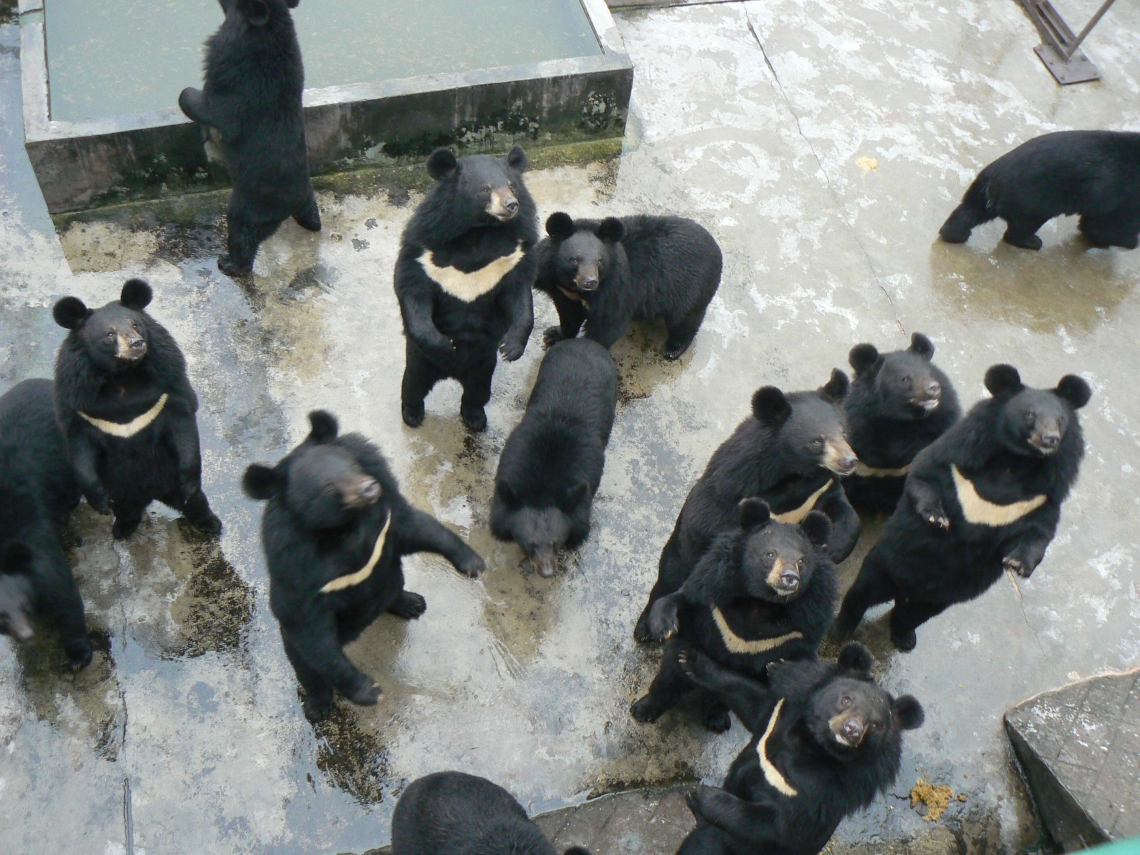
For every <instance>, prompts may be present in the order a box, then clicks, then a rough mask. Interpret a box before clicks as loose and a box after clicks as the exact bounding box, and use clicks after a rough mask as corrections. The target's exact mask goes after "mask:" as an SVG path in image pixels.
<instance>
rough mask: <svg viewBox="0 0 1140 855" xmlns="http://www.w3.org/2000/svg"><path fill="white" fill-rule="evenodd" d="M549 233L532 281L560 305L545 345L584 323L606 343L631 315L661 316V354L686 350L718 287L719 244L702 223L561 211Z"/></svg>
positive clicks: (570, 335)
mask: <svg viewBox="0 0 1140 855" xmlns="http://www.w3.org/2000/svg"><path fill="white" fill-rule="evenodd" d="M546 233H547V234H548V235H549V237H547V238H544V239H543V240H542V242H541V243H539V245H538V250H537V253H538V278H537V279H535V283H534V287H535V288H537V289H538V290H540V291H542V292H543V293H545V294H547V295H549V297H550V298H551V299H552V300H553V301H554V307H555V308H556V309H557V310H558V321H559V326H558V327H551V328H550V329H548V330H547V331H546V334H545V340H546V343H547V344H552V343H554V342H556V341H560V340H561V339H564V338H574V337H576V336H577V335H578V331H579V330H580V329H581V328H582V325H583V323H584V324H585V326H586V338H589V339H593V340H594V341H596V342H598V343H599V344H601V345H602V346H603V347H605V348H607V349H608V348H611V347H613V346H614V342H616V341H617V340H618V339H619V338H621V337H622V336H623V335H625V331H626V330H627V329H629V324H630V322H631V321H634V320H654V319H656V318H661V319H662V320H663V321H665V328H666V329H667V330H668V338H667V339H666V341H665V357H666V358H667V359H677V358H678V357H680V356H681V354H683V353H684V352H685V351H686V350H688V348H689V345H690V344H691V343H692V341H693V338H694V337H696V335H697V330H698V329H700V326H701V321H703V320H704V317H705V309H706V308H707V307H708V304H709V301H710V300H712V298H713V295H714V294H716V289H717V288H718V287H719V286H720V271H721V254H720V247H719V246H717V242H716V240H715V239H714V238H713V236H712V235H710V234H709V233H708V231H706V230H705V229H704V228H703V227H702V226H700V225H699V224H698V223H696V222H694V221H693V220H687V219H684V218H682V217H651V216H646V215H641V216H634V217H623V218H621V219H620V220H619V219H618V218H616V217H606V218H605V219H604V220H601V221H600V222H599V221H598V220H577V221H575V220H573V219H571V218H570V215H569V214H565V213H562V212H561V211H559V212H558V213H556V214H551V215H550V218H549V219H547V221H546Z"/></svg>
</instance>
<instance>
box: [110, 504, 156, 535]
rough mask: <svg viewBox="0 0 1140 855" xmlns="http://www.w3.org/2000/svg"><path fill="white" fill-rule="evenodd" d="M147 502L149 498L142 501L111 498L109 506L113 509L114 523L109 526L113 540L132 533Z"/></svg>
mask: <svg viewBox="0 0 1140 855" xmlns="http://www.w3.org/2000/svg"><path fill="white" fill-rule="evenodd" d="M149 504H150V501H149V500H148V501H146V502H142V503H139V502H125V501H120V500H118V499H116V500H113V501H112V502H111V506H112V507H113V508H114V509H115V524H114V525H113V526H111V536H112V537H113V538H115V540H123V539H125V538H128V537H130V536H131V535H132V534H134V533H135V529H137V528H138V527H139V523H141V522H142V518H143V512H144V511H145V510H146V506H147V505H149Z"/></svg>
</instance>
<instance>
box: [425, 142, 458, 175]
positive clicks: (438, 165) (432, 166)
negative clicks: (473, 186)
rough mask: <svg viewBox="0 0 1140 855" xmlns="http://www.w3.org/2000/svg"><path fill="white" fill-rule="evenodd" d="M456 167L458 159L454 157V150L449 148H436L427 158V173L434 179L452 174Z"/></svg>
mask: <svg viewBox="0 0 1140 855" xmlns="http://www.w3.org/2000/svg"><path fill="white" fill-rule="evenodd" d="M458 169H459V161H458V160H456V158H455V152H453V151H452V150H451V149H449V148H437V149H436V150H435V151H433V152H432V153H431V156H430V157H429V158H428V159H427V170H428V175H430V176H431V177H432V178H434V179H435V180H436V181H442V180H443V179H444V178H447V177H449V176H451V175H454V174H455V173H456V171H458Z"/></svg>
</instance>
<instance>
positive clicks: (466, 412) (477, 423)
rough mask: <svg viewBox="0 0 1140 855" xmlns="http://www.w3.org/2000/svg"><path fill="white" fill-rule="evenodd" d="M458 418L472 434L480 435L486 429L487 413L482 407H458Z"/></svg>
mask: <svg viewBox="0 0 1140 855" xmlns="http://www.w3.org/2000/svg"><path fill="white" fill-rule="evenodd" d="M459 417H460V418H461V419H463V424H465V425H467V429H468V430H469V431H471V432H472V433H482V432H483V431H485V430H486V429H487V413H486V412H485V411H484V410H483V408H482V407H460V408H459Z"/></svg>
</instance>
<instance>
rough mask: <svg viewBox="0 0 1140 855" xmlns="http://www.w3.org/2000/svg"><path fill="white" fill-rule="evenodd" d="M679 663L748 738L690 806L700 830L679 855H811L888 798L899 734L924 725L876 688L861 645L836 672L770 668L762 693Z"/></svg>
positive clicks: (710, 665) (691, 662) (699, 663)
mask: <svg viewBox="0 0 1140 855" xmlns="http://www.w3.org/2000/svg"><path fill="white" fill-rule="evenodd" d="M678 658H679V661H680V664H681V667H682V668H683V669H684V670H685V671H686V673H688V674H689V676H690V678H691V679H692V680H694V681H695V682H697V683H699V684H700V685H702V686H704V687H706V688H707V689H709V690H711V691H715V692H717V693H718V694H720V695H721V696H722V697H724V698H726V699H727V700H728V702H729V705H730V706H731V707H732V711H733V712H734V713H736V715H737V716H738V717H739V718H740V720H741V722H743V723H744V724H745V726H747V727H748V729H749V730H751V731H752V734H753V736H752V741H751V742H749V743H748V746H747V747H746V748H745V749H744V750H743V751H742V752H741V753H740V755H739V756H738V757H737V758H736V760H734V761H733V763H732V766H731V767H729V770H728V775H727V776H726V778H725V780H724V785H723V786H722V787H706V786H702V787H698V788H697V789H696V790H694V791H693V792H692V793H690V794H689V796H688V797H687V799H688V803H689V808H690V809H691V810H692V812H693V814H694V815H695V816H696V818H697V827H696V828H695V829H693V831H692V832H691V833H690V834H689V836H688V837H686V838H685V841H684V842H683V843H682V844H681V848H680V850H679V851H678V855H753V853H756V852H764V853H766V855H817V853H819V852H820V851H822V850H823V847H824V846H826V845H827V841H828V840H829V839H830V838H831V835H832V833H833V832H834V831H835V829H836V827H838V825H839V823H840V822H842V821H843V819H844V818H845V817H847V816H849V815H850V814H852V813H854V812H855V811H857V810H860V809H861V808H865V807H867V806H868V805H870V804H871V802H872V801H874V799H875V797H876V796H877V795H878V794H879V793H883V794H886V792H887V790H888V789H889V788H890V787H891V786H892V785H893V784H894V782H895V779H896V778H897V777H898V773H899V765H900V762H901V756H902V732H903V731H904V730H914V729H915V728H917V727H920V726H921V725H922V721H923V710H922V706H921V704H919V702H918V701H917V700H915V699H914V698H913V697H912V696H910V695H902V696H900V697H897V698H896V697H892V696H891V695H890V693H888V692H886V691H885V690H883V689H882V688H880V687H879V686H877V685H876V684H875V682H874V681H873V680H872V678H871V668H872V666H873V665H874V659H873V658H872V657H871V652H870V651H869V650H867V648H866V647H864V646H863V645H861V644H847V645H845V646H844V647H843V649H842V650H841V651H840V652H839V660H838V661H837V662H835V663H834V664H833V663H830V662H816V661H801V662H778V663H773V664H772V665H771V667H770V668H769V670H768V684H767V685H765V684H762V683H759V682H757V681H755V680H750V679H748V678H746V677H742V676H740V675H738V674H735V673H733V672H732V671H730V670H728V669H726V668H724V667H722V666H720V665H717V664H716V663H715V662H712V661H711V660H710V659H708V657H706V656H704V655H703V654H701V653H698V652H696V651H693V650H682V651H680V653H679V654H678Z"/></svg>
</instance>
